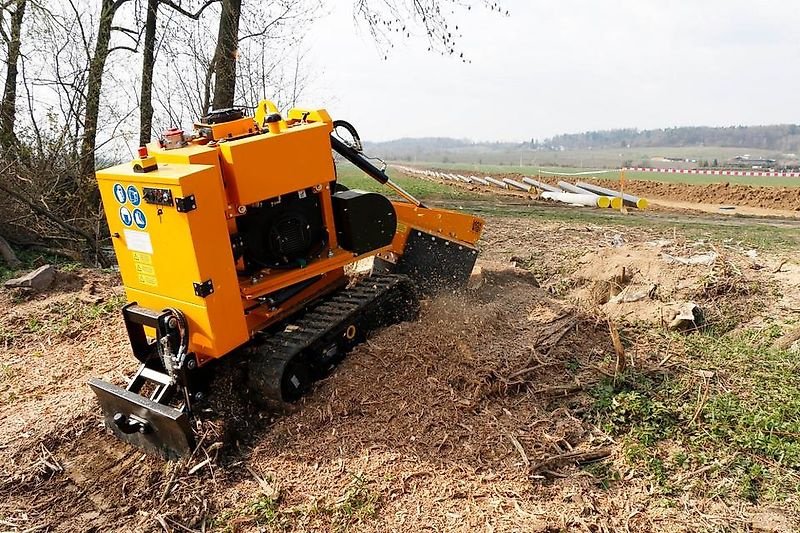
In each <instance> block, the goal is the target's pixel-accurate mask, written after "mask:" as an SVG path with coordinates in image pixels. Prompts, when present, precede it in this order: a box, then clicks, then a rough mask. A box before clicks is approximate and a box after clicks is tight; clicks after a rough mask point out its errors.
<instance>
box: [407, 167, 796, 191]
mask: <svg viewBox="0 0 800 533" xmlns="http://www.w3.org/2000/svg"><path fill="white" fill-rule="evenodd" d="M401 164H403V165H407V166H412V165H409V164H408V163H401ZM413 166H417V167H420V168H426V169H431V168H435V169H443V170H451V171H454V172H458V173H461V174H469V173H471V174H482V173H489V174H504V173H515V174H524V175H527V176H536V175H539V174H540V173H542V171H544V172H554V173H558V174H562V175H567V174H574V173H578V172H589V171H592V170H596V174H586V175H585V177H587V178H588V177H592V176H594V177H598V178H608V179H616V178H618V177H619V172H617V171H609V170H599V169H591V168H579V167H538V166H530V165H523V166H519V165H470V164H465V163H414V165H413ZM541 175H543V176H546V175H547V174H545V173H542V174H541ZM625 177H626V178H627V179H632V180H646V181H659V182H664V183H689V184H692V185H707V184H710V183H731V184H735V185H757V186H762V187H800V178H781V177H763V178H761V177H754V176H704V175H702V174H659V173H653V172H632V171H628V172H625Z"/></svg>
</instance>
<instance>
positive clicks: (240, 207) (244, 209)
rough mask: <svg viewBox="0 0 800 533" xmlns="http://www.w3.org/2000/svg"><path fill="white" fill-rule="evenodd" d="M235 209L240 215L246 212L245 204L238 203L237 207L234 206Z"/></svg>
mask: <svg viewBox="0 0 800 533" xmlns="http://www.w3.org/2000/svg"><path fill="white" fill-rule="evenodd" d="M236 210H237V211H238V212H239V214H240V215H244V214H245V213H247V206H246V205H240V206H239V207H237V208H236Z"/></svg>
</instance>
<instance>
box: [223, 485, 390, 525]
mask: <svg viewBox="0 0 800 533" xmlns="http://www.w3.org/2000/svg"><path fill="white" fill-rule="evenodd" d="M268 481H269V482H272V480H271V479H268ZM380 501H381V500H380V495H379V494H378V493H376V492H375V491H374V490H373V489H372V488H371V483H370V481H369V480H368V479H367V478H366V477H364V476H363V475H354V476H353V477H352V479H351V481H350V483H349V484H348V485H347V487H346V488H345V491H344V493H343V494H342V496H340V497H339V498H338V499H336V501H335V502H333V503H326V502H319V501H315V502H313V503H312V504H310V505H301V506H293V507H287V506H285V505H284V501H283V498H282V495H281V494H280V493H276V494H272V495H266V494H261V495H259V496H258V497H257V498H255V499H254V500H253V501H251V502H250V503H248V504H246V505H245V506H243V507H242V508H240V509H238V510H237V509H226V510H224V511H222V512H221V513H220V514H218V515H217V516H216V517H215V518H214V519H213V520H212V521H211V524H210V528H211V530H212V531H220V532H223V533H229V532H230V533H232V532H233V531H236V530H237V528H238V527H239V526H242V525H245V524H253V525H256V526H259V527H260V528H261V529H259V530H264V529H266V530H268V531H292V530H294V529H295V525H296V524H301V523H302V524H308V523H309V522H311V523H313V524H317V523H318V522H319V521H323V522H325V521H328V522H329V525H328V527H325V528H324V529H325V530H327V531H337V532H344V531H349V530H350V529H351V528H352V527H353V526H357V525H360V524H363V523H365V522H367V521H369V520H371V519H374V518H375V517H377V515H378V509H379V507H380Z"/></svg>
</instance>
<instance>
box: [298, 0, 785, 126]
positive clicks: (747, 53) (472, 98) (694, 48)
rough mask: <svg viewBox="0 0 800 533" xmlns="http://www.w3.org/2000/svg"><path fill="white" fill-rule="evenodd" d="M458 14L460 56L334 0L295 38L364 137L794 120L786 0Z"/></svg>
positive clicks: (313, 94) (518, 7)
mask: <svg viewBox="0 0 800 533" xmlns="http://www.w3.org/2000/svg"><path fill="white" fill-rule="evenodd" d="M502 3H503V5H504V7H506V8H507V9H509V11H510V16H509V17H502V16H499V15H497V14H496V13H490V12H489V11H488V10H483V9H473V10H472V11H470V12H465V13H464V14H463V15H461V16H458V17H457V19H456V21H457V23H458V24H459V27H460V28H461V29H463V34H464V37H463V39H461V41H460V45H461V48H462V49H463V51H464V52H465V54H466V55H467V56H468V57H469V58H470V59H471V60H472V63H471V64H463V63H461V62H459V61H458V60H456V59H453V58H449V57H448V58H443V57H441V56H439V55H437V54H434V53H429V52H427V43H426V41H424V40H423V39H421V38H416V39H413V38H412V39H411V40H398V41H395V47H394V49H392V50H390V51H389V57H388V60H385V59H384V58H383V57H384V54H383V52H382V51H381V50H379V49H378V48H377V47H376V46H375V44H374V43H373V41H372V40H371V38H370V36H369V35H368V33H367V32H366V31H365V29H363V28H362V29H360V30H359V29H358V28H357V27H356V26H355V24H354V22H353V18H352V1H347V2H344V1H343V2H338V1H337V2H336V4H338V6H337V7H334V8H332V11H331V13H330V15H328V16H325V17H323V18H322V19H321V20H319V21H317V22H316V23H315V24H314V26H313V29H312V31H311V35H310V36H309V39H308V41H307V43H306V46H307V48H308V50H309V51H308V54H307V59H308V61H309V67H310V68H311V69H312V72H313V75H312V78H313V82H312V83H311V85H310V88H309V90H308V92H307V93H306V94H305V96H304V98H303V102H302V103H303V104H308V105H315V104H318V103H321V104H322V105H324V106H326V107H327V108H328V109H329V111H331V114H332V115H334V118H344V119H347V120H349V121H351V122H352V123H354V124H355V125H356V126H357V127H358V129H359V130H360V131H361V135H362V137H363V138H365V139H369V140H388V139H394V138H398V137H422V136H447V137H458V138H471V139H475V140H511V141H517V140H528V139H531V138H539V139H541V138H544V137H548V136H551V135H554V134H558V133H573V132H581V131H587V130H594V129H611V128H625V127H638V128H659V127H669V126H694V125H713V126H728V125H739V124H742V125H752V124H774V123H789V122H792V123H799V122H800V4H798V2H797V0H770V1H757V0H750V1H744V0H673V1H668V0H661V1H656V0H604V1H597V0H594V1H592V0H558V1H553V0H549V1H544V0H541V1H540V0H530V1H528V0H502Z"/></svg>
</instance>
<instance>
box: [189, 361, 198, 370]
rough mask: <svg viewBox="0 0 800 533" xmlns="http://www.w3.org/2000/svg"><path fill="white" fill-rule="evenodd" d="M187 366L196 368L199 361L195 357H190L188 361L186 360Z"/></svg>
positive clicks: (191, 368) (190, 368)
mask: <svg viewBox="0 0 800 533" xmlns="http://www.w3.org/2000/svg"><path fill="white" fill-rule="evenodd" d="M186 368H188V369H189V370H194V369H195V368H197V361H195V360H194V359H189V360H188V361H186Z"/></svg>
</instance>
